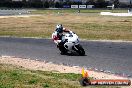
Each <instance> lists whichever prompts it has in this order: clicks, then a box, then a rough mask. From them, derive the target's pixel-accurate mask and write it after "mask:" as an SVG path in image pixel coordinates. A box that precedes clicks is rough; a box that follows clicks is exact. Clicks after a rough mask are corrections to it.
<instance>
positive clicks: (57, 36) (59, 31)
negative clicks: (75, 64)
mask: <svg viewBox="0 0 132 88" xmlns="http://www.w3.org/2000/svg"><path fill="white" fill-rule="evenodd" d="M64 32H71V31H70V30H68V29H66V28H64V27H63V26H62V24H57V25H56V29H55V31H54V33H53V34H52V39H53V41H54V42H55V43H56V44H57V47H58V48H59V49H60V51H61V54H66V53H67V50H66V48H65V47H64V44H65V42H66V41H63V40H62V36H63V34H64Z"/></svg>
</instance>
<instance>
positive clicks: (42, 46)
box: [0, 37, 132, 76]
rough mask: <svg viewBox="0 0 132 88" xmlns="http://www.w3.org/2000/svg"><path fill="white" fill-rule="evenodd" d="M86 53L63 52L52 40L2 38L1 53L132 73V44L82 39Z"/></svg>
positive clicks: (118, 72) (0, 41) (0, 42)
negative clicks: (64, 53) (82, 54)
mask: <svg viewBox="0 0 132 88" xmlns="http://www.w3.org/2000/svg"><path fill="white" fill-rule="evenodd" d="M81 44H82V45H83V47H84V49H85V51H86V56H68V55H60V52H59V50H58V49H57V48H56V45H55V44H54V43H53V41H52V40H50V39H31V38H6V37H1V38H0V55H10V56H17V57H23V58H32V59H39V60H42V61H50V62H53V63H57V64H64V65H70V66H84V67H87V68H97V69H99V70H105V71H111V72H112V73H117V74H125V75H129V76H132V43H119V42H116V43H115V42H95V41H94V42H93V41H82V42H81Z"/></svg>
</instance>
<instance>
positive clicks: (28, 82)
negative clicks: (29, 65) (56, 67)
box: [0, 64, 119, 88]
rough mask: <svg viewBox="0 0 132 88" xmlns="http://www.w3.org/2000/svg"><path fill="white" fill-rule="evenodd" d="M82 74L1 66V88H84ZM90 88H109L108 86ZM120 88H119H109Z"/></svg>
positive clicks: (92, 87)
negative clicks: (81, 80) (80, 81)
mask: <svg viewBox="0 0 132 88" xmlns="http://www.w3.org/2000/svg"><path fill="white" fill-rule="evenodd" d="M80 78H81V74H73V73H54V72H48V71H40V70H37V71H35V70H26V69H24V68H21V67H16V66H12V65H7V64H0V88H82V86H80V84H79V81H78V80H79V79H80ZM88 88H108V87H106V86H100V87H94V86H91V87H88ZM109 88H119V87H109Z"/></svg>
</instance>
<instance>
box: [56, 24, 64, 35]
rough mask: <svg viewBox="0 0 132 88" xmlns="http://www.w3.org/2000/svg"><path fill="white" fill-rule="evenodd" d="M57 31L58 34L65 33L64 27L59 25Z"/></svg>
mask: <svg viewBox="0 0 132 88" xmlns="http://www.w3.org/2000/svg"><path fill="white" fill-rule="evenodd" d="M56 31H57V32H58V33H62V32H63V26H62V24H57V25H56Z"/></svg>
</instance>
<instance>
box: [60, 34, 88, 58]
mask: <svg viewBox="0 0 132 88" xmlns="http://www.w3.org/2000/svg"><path fill="white" fill-rule="evenodd" d="M62 41H64V49H66V50H60V51H61V52H63V51H64V53H72V52H76V53H78V54H79V55H81V56H84V55H85V51H84V49H83V47H82V46H81V45H80V42H79V38H78V36H77V35H76V34H75V33H74V32H72V31H71V32H67V33H65V34H63V36H62Z"/></svg>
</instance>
